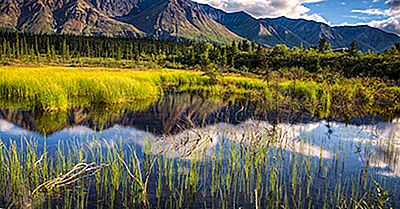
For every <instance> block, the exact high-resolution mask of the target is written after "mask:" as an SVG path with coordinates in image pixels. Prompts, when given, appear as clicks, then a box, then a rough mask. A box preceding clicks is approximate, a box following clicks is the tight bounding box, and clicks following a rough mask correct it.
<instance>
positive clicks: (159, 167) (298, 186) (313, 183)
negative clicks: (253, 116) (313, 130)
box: [0, 132, 395, 209]
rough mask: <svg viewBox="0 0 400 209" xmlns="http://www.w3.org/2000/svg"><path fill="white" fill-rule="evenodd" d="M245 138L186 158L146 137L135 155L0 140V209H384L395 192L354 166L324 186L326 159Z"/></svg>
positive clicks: (98, 146)
mask: <svg viewBox="0 0 400 209" xmlns="http://www.w3.org/2000/svg"><path fill="white" fill-rule="evenodd" d="M201 137H204V138H203V140H207V136H205V135H202V136H201ZM242 137H243V138H231V139H230V140H229V141H227V142H222V143H221V144H219V146H220V149H216V148H215V147H213V148H211V149H210V148H209V147H207V146H205V147H198V148H197V149H196V150H194V151H193V152H192V153H191V154H190V156H186V158H184V157H183V156H182V154H183V153H181V152H179V151H178V150H174V149H157V146H153V144H151V143H145V144H144V146H143V147H142V149H143V152H140V153H139V152H137V151H136V150H137V147H132V146H127V145H122V139H121V142H119V143H118V142H117V143H109V142H107V141H105V140H102V139H101V138H92V139H88V141H86V142H85V141H76V140H74V139H64V140H62V141H59V143H58V145H57V148H56V150H54V148H52V150H48V149H47V148H46V142H39V144H38V143H37V142H36V141H35V139H25V138H21V140H17V141H20V142H19V144H17V141H12V140H11V141H9V140H4V141H2V140H0V174H1V175H0V186H1V188H5V189H2V190H0V207H6V208H8V207H14V208H21V207H23V206H27V205H31V206H32V208H57V207H62V208H88V207H96V208H188V207H194V206H199V207H201V208H203V207H211V205H214V207H216V208H238V207H246V208H248V207H250V208H310V207H311V208H315V207H317V208H352V209H353V208H354V209H356V208H379V207H378V206H380V208H386V207H387V206H388V205H389V203H390V201H393V200H394V199H393V198H395V197H393V196H390V195H389V193H388V191H386V190H385V189H384V187H383V186H381V185H382V183H387V182H386V181H385V179H381V178H379V177H378V176H374V175H372V176H366V175H364V174H363V172H356V173H355V174H354V175H350V176H342V177H340V178H339V177H338V179H337V181H336V182H335V183H334V184H333V185H329V184H330V183H331V182H329V180H328V179H325V178H324V176H325V175H328V172H329V171H328V169H329V168H328V165H329V164H330V163H329V162H330V160H328V161H329V162H328V161H325V162H324V161H323V160H322V158H321V161H320V163H318V160H315V159H314V160H312V159H311V157H310V156H307V155H303V154H306V153H301V152H300V153H296V152H292V153H286V154H285V152H284V150H285V149H286V148H284V147H281V146H279V143H280V142H279V140H278V141H275V139H274V138H273V137H271V136H267V135H263V134H261V135H260V134H259V133H254V132H250V133H248V134H246V135H243V136H242ZM235 141H240V143H237V142H235ZM2 142H10V144H9V145H7V146H6V145H5V144H3V143H2ZM43 143H44V144H43ZM277 143H278V144H277ZM302 143H307V142H302ZM40 147H42V148H40ZM43 147H44V148H43ZM321 149H322V148H321ZM206 150H208V151H209V152H208V153H209V154H210V155H207V154H206V153H207V152H206ZM168 156H180V157H177V158H175V157H168ZM336 160H338V161H340V160H339V159H336ZM342 161H343V164H344V163H345V157H343V159H342ZM375 180H376V181H379V182H380V184H378V183H376V184H375V182H376V181H375ZM328 185H329V186H328Z"/></svg>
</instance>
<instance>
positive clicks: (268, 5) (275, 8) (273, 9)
mask: <svg viewBox="0 0 400 209" xmlns="http://www.w3.org/2000/svg"><path fill="white" fill-rule="evenodd" d="M196 1H197V2H200V3H207V4H209V5H211V6H213V7H216V8H219V9H222V10H224V11H227V12H239V11H245V12H247V13H249V14H250V15H252V16H254V17H256V18H265V17H280V16H286V17H289V18H303V19H309V20H315V21H319V22H324V23H327V22H328V21H326V19H325V18H323V17H322V16H321V15H320V14H317V13H310V9H309V8H308V7H306V6H305V5H304V4H306V3H317V2H321V1H323V0H196Z"/></svg>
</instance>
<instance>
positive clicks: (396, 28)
mask: <svg viewBox="0 0 400 209" xmlns="http://www.w3.org/2000/svg"><path fill="white" fill-rule="evenodd" d="M385 4H386V5H387V6H388V7H389V8H388V9H385V10H383V9H377V8H370V9H366V10H352V11H351V12H352V13H359V14H366V15H378V16H383V17H386V19H383V20H374V21H371V22H368V23H367V24H368V25H370V26H372V27H377V28H381V29H383V30H385V31H387V32H391V33H396V34H398V35H400V0H387V1H385Z"/></svg>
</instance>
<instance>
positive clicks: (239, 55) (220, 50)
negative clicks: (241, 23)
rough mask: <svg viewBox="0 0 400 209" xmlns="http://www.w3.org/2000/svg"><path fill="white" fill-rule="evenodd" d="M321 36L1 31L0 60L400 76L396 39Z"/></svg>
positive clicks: (395, 78) (261, 72) (399, 57)
mask: <svg viewBox="0 0 400 209" xmlns="http://www.w3.org/2000/svg"><path fill="white" fill-rule="evenodd" d="M331 49H332V47H331V46H330V44H329V43H328V42H327V41H326V40H325V39H321V40H320V42H319V44H318V45H317V46H315V47H311V48H305V47H302V46H300V47H296V48H288V47H286V46H285V45H277V46H274V47H265V46H261V45H258V44H256V43H254V42H251V41H247V40H242V41H239V42H232V43H229V44H225V45H222V44H214V43H210V42H202V41H193V40H155V39H150V38H142V39H132V38H109V37H87V36H75V35H46V34H43V35H36V34H29V33H16V32H11V31H0V56H1V60H2V61H3V62H4V61H5V60H24V61H27V62H45V63H52V62H55V61H57V62H59V63H71V62H79V61H80V60H84V59H88V58H94V59H112V60H117V61H118V60H133V61H141V62H153V63H156V64H158V65H163V64H165V63H168V64H169V65H168V66H171V64H179V65H181V66H184V67H197V68H201V69H203V70H213V71H235V72H250V73H256V74H261V75H268V74H269V73H271V72H273V71H276V70H280V69H282V68H293V67H295V68H301V69H304V70H305V71H308V72H310V73H318V72H321V71H332V72H336V73H340V74H341V75H343V76H346V77H366V76H373V77H380V78H385V79H391V80H400V44H396V45H395V46H393V47H392V48H391V49H388V50H387V51H385V52H384V53H372V52H369V53H362V52H360V51H358V50H357V43H356V42H355V41H354V42H353V43H351V44H350V46H349V48H348V49H347V50H344V51H341V52H333V51H332V50H331Z"/></svg>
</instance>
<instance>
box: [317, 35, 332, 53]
mask: <svg viewBox="0 0 400 209" xmlns="http://www.w3.org/2000/svg"><path fill="white" fill-rule="evenodd" d="M331 49H332V46H331V45H330V44H329V43H328V41H327V40H326V38H321V39H320V40H319V44H318V50H319V51H320V52H326V51H329V50H331Z"/></svg>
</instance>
